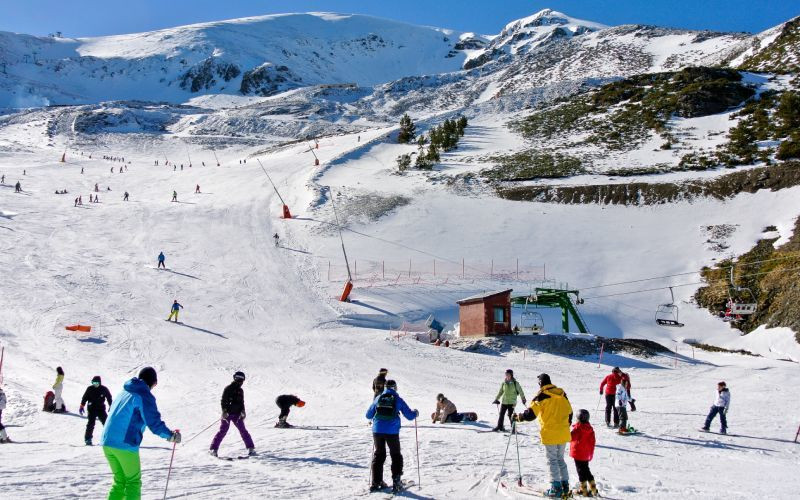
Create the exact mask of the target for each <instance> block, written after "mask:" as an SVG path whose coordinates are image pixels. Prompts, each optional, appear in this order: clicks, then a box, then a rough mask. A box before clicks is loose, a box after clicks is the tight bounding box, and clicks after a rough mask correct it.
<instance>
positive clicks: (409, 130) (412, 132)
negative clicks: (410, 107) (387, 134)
mask: <svg viewBox="0 0 800 500" xmlns="http://www.w3.org/2000/svg"><path fill="white" fill-rule="evenodd" d="M416 135H417V126H416V125H415V124H414V122H413V120H411V117H410V116H408V113H406V114H404V115H403V117H402V118H400V132H399V133H398V134H397V142H399V143H400V144H408V143H410V142H411V141H413V140H414V137H416Z"/></svg>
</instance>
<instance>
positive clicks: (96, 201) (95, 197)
mask: <svg viewBox="0 0 800 500" xmlns="http://www.w3.org/2000/svg"><path fill="white" fill-rule="evenodd" d="M94 202H95V203H100V195H99V194H96V195H94Z"/></svg>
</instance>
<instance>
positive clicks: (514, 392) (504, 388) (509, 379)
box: [492, 369, 528, 432]
mask: <svg viewBox="0 0 800 500" xmlns="http://www.w3.org/2000/svg"><path fill="white" fill-rule="evenodd" d="M517 397H519V398H520V399H522V404H523V405H524V404H527V403H528V401H527V400H526V399H525V393H524V392H523V391H522V387H521V386H520V385H519V382H517V379H515V378H514V370H511V369H508V370H506V378H505V380H504V381H503V383H502V384H500V390H499V391H498V392H497V396H495V398H494V402H493V403H492V404H495V405H498V404H499V405H500V414H499V415H498V417H497V426H496V427H495V428H494V429H492V430H493V431H495V432H498V431H499V432H503V431H505V430H506V428H505V426H504V425H503V419H504V417H505V415H506V413H508V422H509V423H510V424H511V423H513V416H514V406H516V404H517ZM512 432H513V429H512Z"/></svg>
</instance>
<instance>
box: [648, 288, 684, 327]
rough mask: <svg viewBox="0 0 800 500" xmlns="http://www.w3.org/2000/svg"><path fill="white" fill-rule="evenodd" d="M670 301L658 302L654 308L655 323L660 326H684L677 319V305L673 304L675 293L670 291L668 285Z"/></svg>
mask: <svg viewBox="0 0 800 500" xmlns="http://www.w3.org/2000/svg"><path fill="white" fill-rule="evenodd" d="M669 295H670V298H671V300H670V302H669V303H668V304H659V306H658V308H657V309H656V316H655V319H656V324H658V325H660V326H672V327H682V326H684V324H683V323H681V322H680V321H679V319H678V306H676V305H675V294H674V293H673V292H672V287H669Z"/></svg>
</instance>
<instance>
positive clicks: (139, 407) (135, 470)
mask: <svg viewBox="0 0 800 500" xmlns="http://www.w3.org/2000/svg"><path fill="white" fill-rule="evenodd" d="M157 383H158V375H157V374H156V371H155V370H154V369H153V368H151V367H149V366H148V367H145V368H142V370H141V371H140V372H139V376H138V377H134V378H132V379H130V380H128V381H127V382H125V385H124V386H123V390H122V392H121V393H119V394H117V397H116V398H114V404H112V405H111V408H110V409H109V416H108V421H107V423H106V426H105V429H103V438H102V440H101V443H100V444H101V445H102V446H103V454H104V455H105V456H106V460H108V465H109V467H110V468H111V472H112V473H113V474H114V482H113V484H112V485H111V490H110V491H109V492H108V498H110V499H118V498H119V499H121V498H136V499H138V498H141V497H142V470H141V462H140V459H139V445H141V443H142V434H143V433H144V430H145V428H149V429H150V432H152V433H153V434H155V435H157V436H159V437H162V438H164V439H166V440H167V441H169V442H171V443H180V442H181V433H180V432H178V431H171V430H170V429H169V428H168V427H167V425H166V424H165V423H164V422H163V421H162V420H161V414H160V413H159V412H158V406H157V405H156V398H155V397H153V394H152V392H151V391H152V390H153V388H154V387H155V386H156V384H157Z"/></svg>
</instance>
